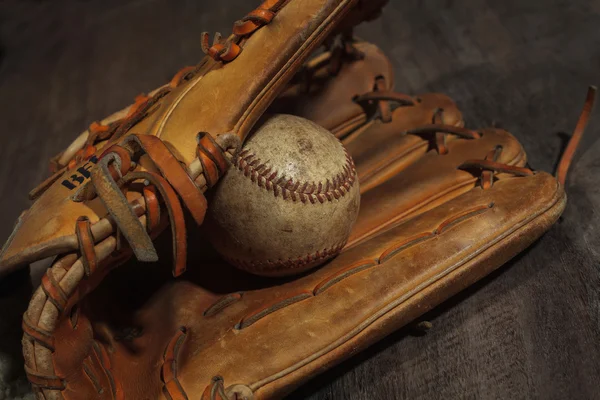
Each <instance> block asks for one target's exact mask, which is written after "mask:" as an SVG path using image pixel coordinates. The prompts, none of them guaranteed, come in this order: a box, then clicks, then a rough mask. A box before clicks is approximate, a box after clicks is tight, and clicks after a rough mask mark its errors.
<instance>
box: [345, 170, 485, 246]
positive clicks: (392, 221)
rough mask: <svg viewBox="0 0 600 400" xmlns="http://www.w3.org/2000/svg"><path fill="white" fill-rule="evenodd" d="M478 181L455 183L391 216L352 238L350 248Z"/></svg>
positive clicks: (472, 179) (474, 179) (473, 179)
mask: <svg viewBox="0 0 600 400" xmlns="http://www.w3.org/2000/svg"><path fill="white" fill-rule="evenodd" d="M476 181H477V179H476V178H470V179H469V180H467V181H465V182H461V183H459V184H457V185H454V186H452V187H450V188H448V189H446V190H444V191H443V192H440V193H436V194H435V195H434V196H431V197H430V198H428V199H425V200H423V201H422V202H420V203H419V204H418V205H416V206H414V207H412V208H410V209H409V210H407V211H406V212H404V213H402V214H400V215H398V216H396V217H395V218H391V219H389V220H387V221H386V222H385V223H383V224H381V225H379V226H378V227H377V228H374V229H372V230H370V231H368V232H366V233H365V234H363V235H361V236H360V237H358V238H355V239H353V240H351V241H350V242H349V243H348V248H351V247H354V246H355V245H357V244H358V243H359V242H363V241H364V240H366V239H368V238H369V237H371V236H372V235H373V234H374V233H375V232H381V231H382V229H381V228H382V227H383V228H384V229H386V230H387V229H390V228H391V227H393V226H395V225H396V224H398V223H400V222H401V221H403V220H404V219H406V217H407V216H408V215H411V214H413V213H414V212H416V211H417V210H419V209H421V208H423V207H424V206H427V205H428V204H430V203H432V202H434V201H436V200H437V199H439V198H441V197H443V196H445V195H447V194H448V193H450V192H452V191H454V190H457V189H460V188H463V187H465V186H469V185H472V184H474V183H475V182H476Z"/></svg>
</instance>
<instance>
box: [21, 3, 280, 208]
mask: <svg viewBox="0 0 600 400" xmlns="http://www.w3.org/2000/svg"><path fill="white" fill-rule="evenodd" d="M286 1H287V0H266V1H264V2H263V3H262V4H261V5H260V6H259V7H258V8H257V9H256V10H254V11H252V12H250V13H249V14H248V15H246V16H245V17H244V18H242V19H241V20H238V21H236V22H235V23H234V26H233V34H232V35H231V36H229V37H228V38H227V39H225V40H224V39H222V38H221V35H220V34H219V33H217V34H216V35H215V38H214V41H213V44H212V45H209V34H208V33H207V32H203V33H202V37H201V47H202V50H203V52H204V53H206V54H207V55H208V56H209V57H210V58H212V60H213V61H216V62H218V63H210V62H209V60H208V59H206V58H205V59H203V60H202V61H201V62H200V63H199V64H198V65H196V66H188V67H184V68H182V69H181V70H180V71H179V72H177V73H176V74H175V75H174V76H173V78H172V79H171V81H170V82H169V83H168V84H167V85H165V86H163V87H161V88H160V89H158V90H157V91H156V92H155V93H153V94H152V95H144V94H140V95H139V96H137V97H136V98H135V102H134V104H133V105H132V106H130V108H129V111H128V113H127V115H126V116H125V117H124V118H121V119H118V120H116V121H112V122H110V123H107V124H103V123H101V122H98V121H95V122H93V123H92V124H91V125H90V126H89V128H88V135H87V139H86V140H85V142H84V143H83V144H82V145H81V148H80V149H79V150H78V151H76V152H75V154H74V155H73V157H72V158H71V159H70V160H69V161H68V162H67V164H66V165H62V164H61V163H60V161H59V160H60V159H61V158H62V153H61V154H59V155H58V156H56V157H54V158H53V159H52V160H50V171H51V172H52V174H53V175H52V176H51V177H50V178H48V179H46V180H45V181H44V182H42V183H41V184H40V185H38V187H36V188H35V189H33V190H32V191H31V192H30V193H29V197H30V199H32V200H34V199H36V198H38V197H39V196H40V195H41V194H42V193H43V192H44V191H45V190H46V189H47V188H49V187H50V186H51V185H52V183H54V182H55V181H56V180H58V178H60V177H61V176H62V175H63V174H64V173H65V172H66V171H68V170H71V169H74V168H75V167H76V166H77V165H79V164H80V163H81V162H82V161H84V160H88V159H89V158H90V157H92V156H93V155H94V154H96V152H97V151H98V149H97V144H98V143H99V142H102V141H106V140H111V141H113V142H114V141H116V140H118V139H120V138H121V137H122V136H123V135H124V134H125V133H127V132H128V131H129V130H130V129H131V128H132V127H133V126H134V125H136V124H137V123H139V122H140V121H141V120H142V119H144V118H145V117H146V116H147V115H148V113H149V111H150V110H151V108H152V107H153V106H154V105H155V104H157V103H158V102H159V101H160V99H162V98H163V97H164V96H166V95H168V94H169V93H170V92H171V91H172V90H173V89H175V88H177V87H178V86H179V85H181V84H182V83H184V82H186V81H189V80H191V79H192V78H194V77H195V76H198V75H204V74H205V73H207V72H208V71H210V70H211V69H213V68H218V67H219V66H220V64H219V62H220V63H227V62H231V61H233V60H234V59H235V58H236V57H237V56H238V55H239V54H240V53H241V51H242V48H243V43H244V41H245V40H246V39H247V38H248V37H249V36H251V35H252V34H253V33H254V32H256V31H257V30H258V29H260V28H261V27H263V26H265V25H268V24H269V23H270V22H271V21H272V19H273V17H274V16H275V14H276V13H277V11H279V9H281V7H282V6H283V5H284V3H285V2H286Z"/></svg>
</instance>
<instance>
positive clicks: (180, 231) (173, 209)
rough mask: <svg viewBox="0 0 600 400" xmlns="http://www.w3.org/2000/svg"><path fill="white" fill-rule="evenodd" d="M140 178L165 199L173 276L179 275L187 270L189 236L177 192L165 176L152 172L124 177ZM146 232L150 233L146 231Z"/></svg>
mask: <svg viewBox="0 0 600 400" xmlns="http://www.w3.org/2000/svg"><path fill="white" fill-rule="evenodd" d="M138 179H144V180H147V181H149V182H150V183H152V185H154V186H155V187H156V189H157V190H158V191H159V193H160V195H161V197H162V198H163V200H164V201H165V205H166V207H167V211H168V213H169V219H170V222H171V231H172V233H173V276H179V275H181V274H183V273H184V272H185V270H186V264H187V236H186V229H185V217H184V215H183V209H182V208H181V204H180V203H179V199H178V198H177V194H176V193H175V191H174V190H173V189H172V188H171V186H170V185H169V183H168V182H167V181H166V180H165V179H164V178H163V177H161V176H160V175H158V174H155V173H152V172H130V173H129V174H127V175H126V176H125V177H123V181H124V182H125V183H127V182H131V181H135V180H138ZM136 221H137V223H138V226H142V224H141V223H140V222H139V220H137V218H136ZM142 227H143V226H142ZM144 234H146V235H148V234H147V233H146V232H145V231H144Z"/></svg>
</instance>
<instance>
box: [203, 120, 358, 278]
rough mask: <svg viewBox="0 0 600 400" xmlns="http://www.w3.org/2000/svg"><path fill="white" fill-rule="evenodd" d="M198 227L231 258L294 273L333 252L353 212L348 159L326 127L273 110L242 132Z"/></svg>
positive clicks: (248, 266) (250, 267)
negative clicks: (240, 142)
mask: <svg viewBox="0 0 600 400" xmlns="http://www.w3.org/2000/svg"><path fill="white" fill-rule="evenodd" d="M211 192H212V193H211V196H210V198H209V207H208V214H207V222H206V227H207V228H208V236H209V240H210V241H211V243H212V245H213V246H214V247H215V249H216V250H217V251H218V252H219V253H220V254H221V255H222V256H223V257H224V258H225V259H226V260H227V261H228V262H230V263H231V264H233V265H235V266H236V267H238V268H241V269H244V270H246V271H248V272H251V273H254V274H258V275H265V276H283V275H292V274H297V273H300V272H303V271H306V270H308V269H311V268H314V267H316V266H318V265H319V264H322V263H323V262H325V261H327V260H328V259H330V258H332V257H334V256H336V255H337V254H338V253H339V252H340V251H341V249H342V248H343V247H344V245H345V244H346V241H347V240H348V237H349V235H350V231H351V229H352V225H353V224H354V222H355V220H356V217H357V215H358V209H359V204H360V194H359V188H358V179H357V176H356V170H355V169H354V163H353V161H352V159H351V158H350V156H349V155H348V153H347V152H346V150H345V149H344V147H343V146H342V144H341V142H340V141H339V140H338V139H336V138H335V137H334V136H333V135H332V134H331V133H330V132H328V131H327V130H325V129H324V128H322V127H320V126H319V125H317V124H315V123H313V122H311V121H309V120H306V119H304V118H300V117H295V116H292V115H283V114H276V115H272V116H270V117H267V118H265V119H264V120H263V121H262V122H261V123H260V124H259V126H258V127H256V128H255V130H254V132H253V133H252V134H251V135H250V136H249V137H248V139H247V140H246V143H245V144H244V146H243V147H242V149H241V150H240V152H239V153H238V154H237V155H236V156H235V157H234V158H233V159H232V165H231V166H230V168H229V170H228V171H227V173H226V174H225V176H224V177H223V178H222V179H221V181H220V182H219V184H218V185H216V187H214V188H213V190H212V191H211Z"/></svg>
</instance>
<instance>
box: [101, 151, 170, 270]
mask: <svg viewBox="0 0 600 400" xmlns="http://www.w3.org/2000/svg"><path fill="white" fill-rule="evenodd" d="M113 161H116V162H117V163H118V164H119V165H120V162H121V159H120V157H119V155H118V154H117V153H109V154H106V155H105V156H104V157H103V158H102V159H100V161H99V162H98V164H97V167H96V168H93V169H92V171H91V180H92V184H93V185H94V188H95V189H96V194H97V195H98V197H99V198H100V200H102V203H104V206H105V207H106V209H107V210H108V212H109V213H110V215H112V216H113V218H114V220H115V222H116V224H117V226H118V227H119V229H120V231H121V234H122V235H123V236H125V238H126V239H127V242H128V243H129V245H130V246H131V249H132V250H133V253H134V254H135V256H136V258H137V259H138V260H140V261H158V255H157V254H156V250H155V249H154V245H153V244H152V239H150V236H149V235H148V233H147V232H146V228H145V227H144V226H143V225H142V224H141V223H140V222H139V220H138V217H137V216H136V215H135V213H134V212H133V210H132V209H131V207H130V206H129V202H128V201H127V198H126V197H125V195H123V193H122V192H121V188H120V187H119V186H118V185H117V183H116V182H115V180H114V178H113V177H112V175H111V172H110V170H109V164H110V163H111V162H113Z"/></svg>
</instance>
